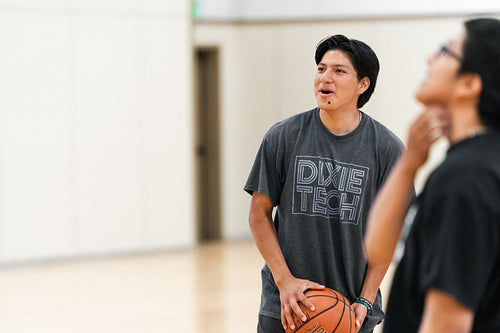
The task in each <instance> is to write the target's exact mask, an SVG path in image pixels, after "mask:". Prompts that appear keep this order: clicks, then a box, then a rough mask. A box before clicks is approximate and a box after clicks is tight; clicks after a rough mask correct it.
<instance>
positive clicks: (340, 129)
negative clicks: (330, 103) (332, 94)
mask: <svg viewBox="0 0 500 333" xmlns="http://www.w3.org/2000/svg"><path fill="white" fill-rule="evenodd" d="M319 116H320V119H321V122H322V123H323V125H325V127H326V128H327V129H328V130H329V131H330V132H332V133H333V134H335V135H346V134H349V133H351V132H352V131H354V130H355V129H356V127H358V125H359V123H360V122H361V112H360V111H358V109H354V110H352V109H351V110H344V111H340V110H335V111H327V110H324V109H320V110H319Z"/></svg>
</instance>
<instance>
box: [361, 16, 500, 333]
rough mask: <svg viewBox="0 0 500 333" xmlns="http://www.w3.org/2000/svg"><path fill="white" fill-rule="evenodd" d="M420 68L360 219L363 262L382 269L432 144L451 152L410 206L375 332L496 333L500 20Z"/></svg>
mask: <svg viewBox="0 0 500 333" xmlns="http://www.w3.org/2000/svg"><path fill="white" fill-rule="evenodd" d="M428 64H429V71H428V77H427V79H426V80H425V82H424V83H423V84H422V86H421V87H420V89H419V91H418V92H417V99H418V100H419V101H420V102H421V103H422V104H423V105H424V106H425V107H426V109H425V111H424V112H423V113H422V114H421V115H420V116H419V117H418V118H417V120H416V121H415V122H414V123H413V125H412V126H411V129H410V133H409V136H408V147H407V150H406V151H405V152H404V153H403V155H402V156H401V158H400V159H399V161H398V163H397V165H396V166H395V167H394V171H393V172H392V173H391V175H390V177H389V179H388V180H387V183H386V184H385V185H384V187H383V189H382V190H381V192H380V195H379V197H378V198H377V200H376V202H375V204H374V206H373V210H372V212H371V213H370V218H369V223H368V231H367V235H366V252H367V257H368V262H369V263H370V264H373V265H386V266H388V265H389V264H390V262H391V258H392V254H393V252H394V248H395V246H396V243H397V239H398V236H399V232H400V230H401V226H402V224H403V220H404V216H405V214H406V212H407V211H408V205H409V203H410V200H409V194H410V191H411V188H412V183H413V180H414V177H415V174H416V172H417V170H418V169H419V167H420V166H421V165H422V164H423V163H424V162H425V161H426V159H427V155H428V151H429V148H430V146H431V145H432V143H433V142H434V141H436V140H437V139H438V138H439V137H440V136H445V137H447V138H448V139H449V141H450V143H451V145H450V148H449V150H448V153H447V156H446V159H445V161H444V162H443V163H442V164H441V165H440V166H439V167H438V168H437V169H436V170H435V171H434V172H433V173H432V174H431V176H430V177H429V178H428V180H427V183H426V185H425V188H424V190H423V192H422V193H421V194H420V196H419V197H418V199H417V202H416V204H417V207H418V211H417V214H416V216H415V219H414V222H413V226H412V230H411V232H410V234H409V236H408V239H407V242H406V247H405V254H404V257H403V259H402V260H401V262H400V264H399V267H398V269H397V272H396V275H395V277H394V280H393V286H392V291H391V294H390V299H389V304H388V309H387V319H386V321H385V323H384V332H388V333H399V332H405V333H406V332H408V333H414V332H420V333H424V332H425V333H437V332H439V333H447V332H453V333H462V332H474V333H486V332H500V301H499V300H500V80H499V77H500V21H498V20H495V19H475V20H471V21H468V22H466V23H465V31H462V32H460V33H459V34H457V35H456V36H455V37H454V38H453V39H452V40H451V41H450V42H449V44H448V45H446V46H443V47H441V49H440V50H439V52H437V53H436V54H434V55H433V56H431V57H430V59H429V61H428Z"/></svg>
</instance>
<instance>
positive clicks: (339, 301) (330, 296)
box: [294, 295, 350, 332]
mask: <svg viewBox="0 0 500 333" xmlns="http://www.w3.org/2000/svg"><path fill="white" fill-rule="evenodd" d="M314 297H329V298H335V299H336V300H337V303H335V304H334V305H332V306H330V307H329V308H326V309H324V310H323V311H321V312H320V313H317V314H316V315H315V316H314V317H311V318H309V320H308V321H306V322H305V323H303V324H302V325H300V326H299V327H297V328H296V329H295V330H294V332H297V331H298V330H300V329H301V328H302V327H303V326H304V325H305V324H307V323H308V322H310V321H311V320H313V319H314V318H316V317H318V316H319V315H321V314H322V313H325V312H326V311H328V310H330V309H332V308H334V307H336V306H337V305H338V304H339V303H343V304H344V307H343V309H342V316H341V317H340V320H339V322H338V323H337V326H336V327H335V330H336V329H337V328H338V326H339V325H340V322H341V321H342V318H343V317H344V312H345V306H346V302H345V301H344V299H339V296H338V295H311V296H307V298H314ZM349 306H350V305H349ZM349 324H350V323H349ZM335 330H334V331H333V332H335Z"/></svg>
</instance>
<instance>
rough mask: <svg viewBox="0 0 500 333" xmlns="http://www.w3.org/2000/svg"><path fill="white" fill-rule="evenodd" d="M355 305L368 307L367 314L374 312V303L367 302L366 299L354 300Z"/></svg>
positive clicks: (358, 298)
mask: <svg viewBox="0 0 500 333" xmlns="http://www.w3.org/2000/svg"><path fill="white" fill-rule="evenodd" d="M354 303H359V304H361V305H364V306H365V307H366V310H367V313H368V314H369V313H371V312H372V310H373V304H372V302H370V301H369V300H367V299H366V298H364V297H361V296H359V297H357V298H356V299H355V300H354Z"/></svg>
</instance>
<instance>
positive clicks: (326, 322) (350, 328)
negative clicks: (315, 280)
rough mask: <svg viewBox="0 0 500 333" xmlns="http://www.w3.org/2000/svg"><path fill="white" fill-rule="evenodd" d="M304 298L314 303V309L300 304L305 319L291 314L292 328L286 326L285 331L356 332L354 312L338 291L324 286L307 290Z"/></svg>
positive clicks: (301, 332)
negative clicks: (311, 309)
mask: <svg viewBox="0 0 500 333" xmlns="http://www.w3.org/2000/svg"><path fill="white" fill-rule="evenodd" d="M305 296H306V298H307V299H308V300H309V301H310V302H311V303H312V304H314V307H315V310H314V311H310V310H308V309H307V308H306V307H305V306H304V305H302V304H300V307H301V308H302V311H303V313H304V314H305V317H306V318H305V319H306V320H302V319H299V317H297V316H296V315H295V314H294V315H293V320H294V326H295V327H294V328H292V327H291V325H290V327H287V328H286V333H305V332H318V333H320V332H321V333H323V332H324V333H327V332H328V333H330V332H331V333H356V332H357V331H358V330H359V328H357V327H355V319H354V312H353V311H352V309H351V305H350V303H349V301H348V300H347V299H346V298H345V297H344V296H343V295H342V294H340V293H339V292H337V291H335V290H332V289H329V288H324V289H320V290H317V289H316V290H313V289H310V290H307V291H306V292H305Z"/></svg>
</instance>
